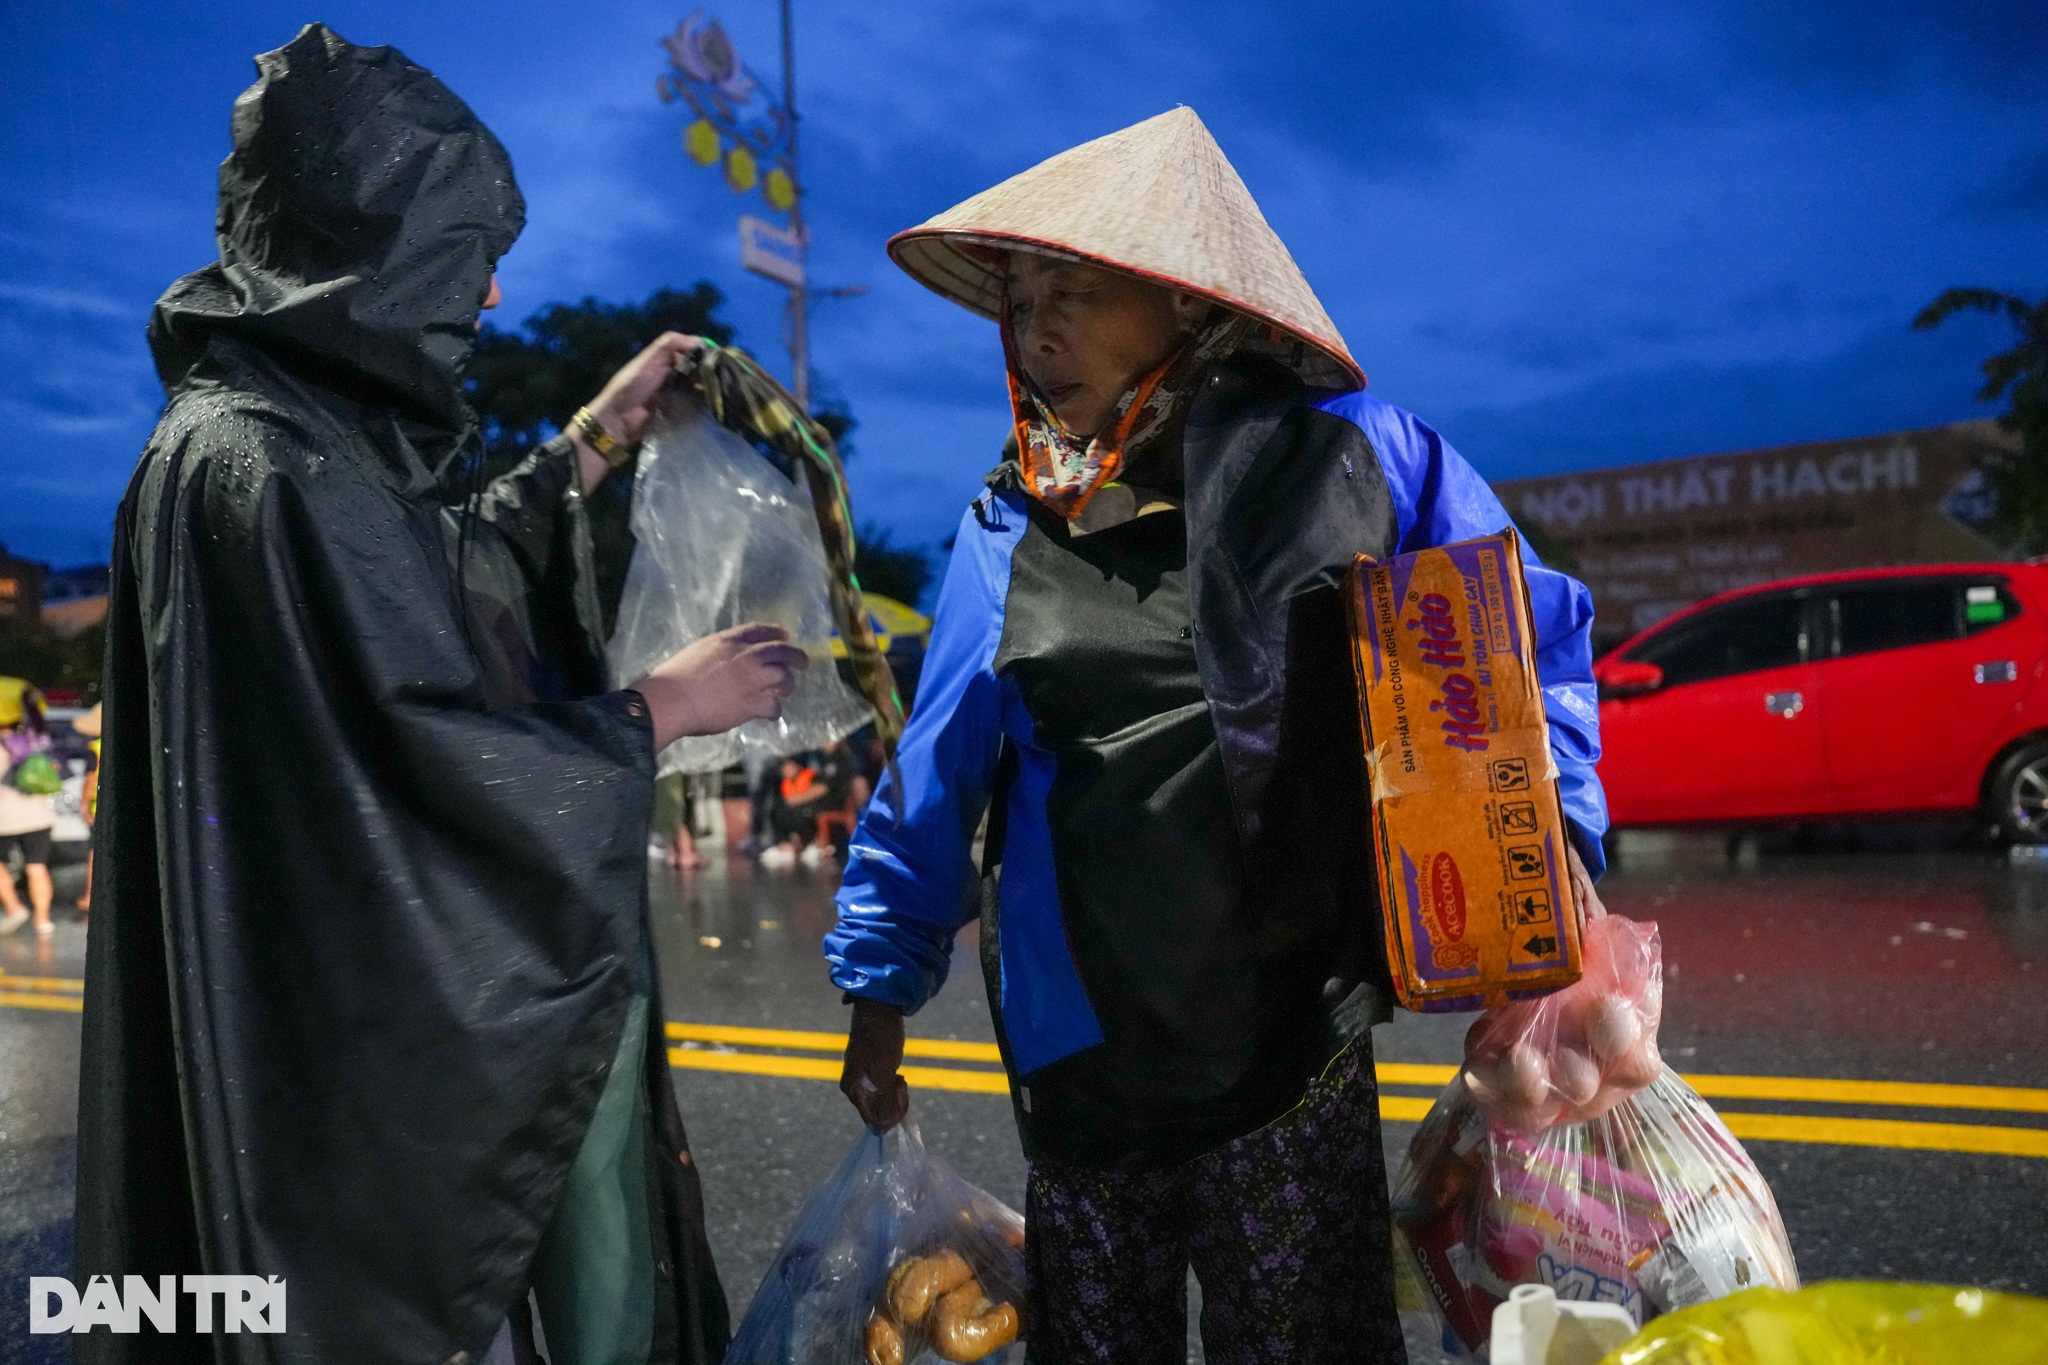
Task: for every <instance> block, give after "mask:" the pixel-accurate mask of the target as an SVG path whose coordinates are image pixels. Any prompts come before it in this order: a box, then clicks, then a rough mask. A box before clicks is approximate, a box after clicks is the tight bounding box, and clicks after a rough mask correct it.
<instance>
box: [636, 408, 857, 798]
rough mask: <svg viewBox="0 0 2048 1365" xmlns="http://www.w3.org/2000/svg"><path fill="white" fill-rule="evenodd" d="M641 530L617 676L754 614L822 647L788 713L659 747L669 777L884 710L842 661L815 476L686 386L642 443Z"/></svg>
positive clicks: (843, 730)
mask: <svg viewBox="0 0 2048 1365" xmlns="http://www.w3.org/2000/svg"><path fill="white" fill-rule="evenodd" d="M633 535H634V538H635V540H636V541H637V542H638V544H637V546H636V547H635V549H634V551H633V562H632V565H631V567H629V568H628V570H627V572H626V588H625V592H624V594H623V596H622V597H621V599H620V602H619V619H618V625H617V627H616V629H615V630H614V631H613V632H612V639H611V645H610V647H609V650H608V653H609V657H610V662H611V668H612V676H613V677H615V678H619V679H622V680H627V679H632V678H638V677H641V676H643V675H644V674H645V673H646V672H647V670H649V669H650V668H653V667H654V666H655V665H656V664H658V663H660V662H661V661H662V660H664V659H666V658H668V657H669V656H670V655H671V654H674V653H675V652H676V651H677V650H679V649H681V648H683V647H684V646H685V645H687V644H689V643H690V642H691V641H693V640H699V639H702V638H703V637H704V636H706V635H709V634H712V633H713V632H714V631H720V630H724V629H725V628H727V627H728V626H737V625H743V624H745V623H747V622H749V621H770V622H773V623H775V624H776V625H780V626H784V627H787V628H788V630H789V632H790V635H791V636H792V637H794V639H795V641H796V643H797V644H798V645H800V646H801V647H802V648H803V649H804V651H805V652H806V653H808V654H809V655H810V656H811V666H810V667H809V668H808V669H805V670H804V672H803V674H802V676H801V677H800V678H799V679H798V681H797V686H796V691H795V692H794V693H792V694H791V695H790V697H789V699H788V700H787V701H785V702H784V703H783V707H782V718H781V719H780V720H774V721H749V722H748V723H747V724H745V725H742V726H740V727H739V728H738V729H736V730H729V731H727V732H726V733H724V734H722V735H692V736H688V737H685V738H683V739H679V740H677V741H676V742H675V743H674V744H671V745H670V746H669V747H668V748H666V749H664V750H662V752H661V755H660V758H659V761H658V766H659V768H660V771H661V772H662V773H663V774H664V775H666V774H668V773H676V772H684V773H704V772H717V771H720V770H721V769H724V768H728V767H730V766H732V765H733V764H734V763H737V762H739V761H740V760H741V759H742V758H744V757H753V758H755V759H757V760H765V759H772V758H780V757H782V756H783V755H785V754H793V753H798V752H800V751H802V750H805V749H820V748H824V747H825V746H826V745H829V744H831V743H833V742H834V741H836V740H839V739H843V738H844V737H845V736H847V735H849V734H851V733H853V732H854V731H855V730H857V729H859V728H860V727H861V726H862V725H864V724H866V723H867V722H868V721H869V720H871V719H872V718H873V716H872V712H871V711H870V709H869V707H868V704H867V702H866V701H865V700H863V699H862V698H861V696H860V695H859V694H858V693H857V692H855V691H854V690H853V689H852V688H850V687H848V686H847V685H846V684H845V683H844V682H843V681H841V679H840V677H839V672H838V669H837V668H836V667H834V665H833V661H832V655H831V644H832V608H831V599H830V587H829V570H828V568H827V566H826V562H825V547H824V543H823V541H821V540H820V539H819V536H818V523H817V518H816V516H815V515H814V513H813V512H812V509H811V495H810V491H809V489H808V487H807V486H806V485H805V484H804V482H803V481H801V480H796V479H791V478H790V477H789V476H787V475H785V474H784V473H783V472H782V471H781V470H780V469H779V468H777V467H776V466H775V464H774V463H773V462H772V461H770V460H769V459H768V458H767V456H765V455H763V454H762V453H761V452H760V451H758V450H756V449H755V448H754V446H753V444H752V443H751V442H749V441H748V440H747V439H746V438H745V437H743V436H740V435H738V434H736V433H734V432H731V431H728V430H726V428H724V427H722V426H720V425H719V424H718V423H717V422H715V421H713V420H712V419H711V418H710V417H709V416H708V415H707V414H706V413H705V412H704V410H703V408H702V407H701V406H700V405H699V404H697V403H696V402H695V401H693V400H691V399H690V398H688V397H687V396H685V395H683V394H680V393H671V394H670V396H669V397H668V398H666V399H665V400H664V403H663V407H662V410H661V412H660V413H658V414H657V415H656V417H655V419H654V421H653V423H652V424H651V426H650V429H649V432H648V436H647V439H646V442H645V444H644V445H643V446H642V447H641V451H640V468H639V473H638V475H637V477H636V478H635V480H634V486H633Z"/></svg>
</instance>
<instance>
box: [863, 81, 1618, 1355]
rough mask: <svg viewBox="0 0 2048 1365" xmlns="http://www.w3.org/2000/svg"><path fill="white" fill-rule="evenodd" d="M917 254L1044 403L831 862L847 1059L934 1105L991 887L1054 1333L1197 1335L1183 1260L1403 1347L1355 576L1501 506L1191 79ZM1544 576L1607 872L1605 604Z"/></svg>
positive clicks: (990, 963) (1501, 516)
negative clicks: (1351, 635)
mask: <svg viewBox="0 0 2048 1365" xmlns="http://www.w3.org/2000/svg"><path fill="white" fill-rule="evenodd" d="M890 251H891V254H892V255H893V256H894V257H895V259H896V260H897V262H898V263H899V264H900V265H902V266H903V267H904V269H906V270H908V271H909V272H910V273H911V274H912V275H913V276H915V277H916V278H917V279H919V280H920V281H922V282H923V283H925V284H927V285H929V286H930V287H932V288H933V289H935V290H937V291H938V292H940V293H942V294H944V295H946V296H947V297H948V298H951V299H953V300H955V301H957V302H959V303H961V304H964V305H965V306H967V307H969V308H972V309H973V310H975V311H976V312H978V313H981V314H983V315H984V316H987V317H989V318H992V319H995V320H997V321H998V322H999V323H1000V325H1001V327H1002V335H1003V345H1004V351H1005V355H1006V357H1007V359H1008V369H1009V382H1010V392H1011V398H1012V405H1013V409H1014V414H1015V419H1016V434H1015V450H1014V452H1013V454H1012V457H1011V458H1010V459H1008V460H1006V461H1005V463H1004V464H1003V465H1002V466H1001V467H1000V468H998V469H997V470H996V472H995V473H994V474H993V475H992V476H991V477H990V479H989V488H988V491H987V492H986V493H985V494H983V495H982V496H981V497H980V498H979V499H977V500H976V501H975V503H974V504H973V506H972V507H971V508H970V509H969V511H968V513H967V514H966V516H965V517H963V519H962V520H961V523H960V531H959V535H958V538H957V541H956V543H955V548H954V551H953V559H952V565H951V568H950V570H949V572H948V574H947V576H946V581H945V586H944V588H943V589H942V591H941V593H940V597H939V603H938V610H937V615H936V619H935V622H934V625H933V628H932V636H931V644H930V648H929V651H928V652H927V654H926V656H925V664H924V673H923V677H922V680H921V682H920V685H919V691H918V698H917V706H916V709H915V711H914V712H913V714H912V715H911V718H910V722H909V727H908V729H907V730H906V732H905V734H904V737H903V742H902V747H901V749H900V750H899V752H898V756H897V757H898V767H899V769H900V776H899V777H892V778H891V779H890V780H888V781H886V782H885V783H884V784H883V785H882V787H881V789H880V790H879V791H878V792H877V794H876V796H875V799H874V801H873V803H872V805H871V806H870V808H869V811H868V813H867V816H866V818H865V819H864V820H863V822H862V825H861V828H860V832H859V833H858V835H857V836H856V837H855V839H854V841H853V847H852V857H851V862H850V865H849V867H848V869H847V872H846V877H845V881H844V884H843V886H842V887H841V889H840V892H839V898H838V899H839V923H838V925H837V927H836V928H835V929H834V931H833V932H832V934H831V935H830V937H829V938H828V940H827V943H826V955H827V957H828V958H829V959H830V962H831V970H832V979H833V981H834V982H835V983H836V984H837V985H839V986H840V987H841V988H842V989H843V990H844V991H846V992H847V994H848V995H850V996H851V997H852V998H853V1000H854V1027H853V1035H852V1038H851V1039H850V1042H849V1045H848V1050H847V1062H846V1071H845V1078H844V1080H843V1082H842V1086H843V1088H844V1089H845V1090H846V1091H847V1093H848V1095H849V1097H850V1098H851V1099H852V1100H853V1101H854V1103H855V1105H856V1106H857V1107H858V1108H859V1110H860V1112H861V1113H862V1115H863V1116H864V1117H865V1118H867V1119H868V1121H869V1122H870V1123H872V1124H875V1125H876V1126H878V1127H887V1126H888V1125H889V1124H891V1123H894V1122H896V1121H897V1120H898V1119H900V1118H901V1117H902V1115H903V1113H904V1111H905V1107H906V1105H907V1102H908V1097H907V1091H906V1089H905V1087H904V1085H903V1082H902V1079H901V1078H900V1076H899V1075H898V1074H897V1070H898V1065H899V1063H900V1059H901V1056H902V1045H903V1022H902V1016H903V1015H904V1014H907V1013H910V1012H912V1011H915V1010H916V1009H917V1008H918V1007H919V1006H921V1005H922V1004H923V1003H924V1002H925V1001H926V1000H927V999H928V998H929V997H930V996H931V995H932V993H933V992H934V991H936V990H937V989H938V988H939V986H940V984H941V983H942V982H943V981H944V979H945V976H946V969H947V965H948V963H949V961H950V953H951V947H952V940H953V935H954V933H955V932H956V931H957V930H959V929H960V928H962V927H963V926H964V924H965V923H966V921H967V920H968V919H970V918H973V917H974V915H975V914H976V913H977V912H978V913H979V915H980V917H981V925H982V933H981V952H982V965H983V970H984V973H985V975H986V977H987V982H988V990H989V998H990V1003H991V1006H992V1009H993V1012H994V1015H995V1020H996V1025H997V1030H998V1037H999V1038H1000V1040H1001V1042H1002V1052H1003V1060H1004V1063H1005V1066H1006V1068H1007V1070H1008V1072H1009V1077H1010V1086H1011V1093H1012V1096H1013V1099H1014V1101H1015V1110H1016V1118H1017V1123H1018V1127H1019V1130H1020V1134H1021V1136H1022V1139H1023V1144H1024V1150H1025V1154H1026V1156H1027V1157H1028V1158H1029V1160H1030V1163H1031V1169H1030V1176H1029V1182H1028V1201H1027V1202H1028V1210H1027V1216H1028V1219H1029V1222H1030V1240H1029V1243H1028V1247H1029V1250H1028V1253H1027V1254H1028V1256H1029V1261H1030V1266H1031V1288H1030V1295H1031V1303H1030V1304H1029V1305H1028V1309H1027V1312H1026V1314H1025V1318H1026V1321H1027V1323H1028V1332H1029V1335H1030V1342H1031V1351H1032V1356H1033V1359H1043V1360H1053V1361H1060V1362H1074V1361H1102V1362H1111V1361H1114V1362H1119V1365H1126V1363H1127V1362H1132V1361H1152V1360H1159V1361H1166V1360H1177V1359H1179V1358H1180V1353H1181V1351H1182V1350H1183V1344H1184V1341H1185V1303H1184V1285H1185V1276H1186V1271H1187V1268H1188V1267H1189V1265H1190V1264H1192V1265H1193V1266H1194V1268H1195V1270H1196V1272H1197V1274H1198V1275H1199V1276H1200V1278H1201V1283H1202V1297H1203V1305H1204V1307H1203V1335H1204V1342H1205V1346H1206V1349H1207V1352H1208V1358H1209V1359H1210V1360H1212V1361H1255V1360H1257V1361H1264V1360H1273V1361H1282V1360H1284V1361H1289V1362H1294V1363H1295V1365H1305V1363H1308V1362H1320V1361H1340V1360H1341V1361H1377V1360H1398V1359H1400V1358H1401V1344H1400V1336H1399V1331H1398V1328H1397V1325H1396V1322H1395V1316H1394V1303H1393V1293H1392V1288H1391V1274H1390V1270H1389V1266H1388V1262H1387V1255H1388V1253H1387V1247H1388V1242H1389V1237H1388V1232H1389V1227H1388V1224H1389V1214H1388V1207H1387V1190H1386V1178H1385V1172H1384V1170H1383V1169H1382V1163H1381V1155H1380V1138H1379V1117H1378V1099H1377V1093H1376V1090H1375V1085H1374V1076H1373V1063H1372V1043H1371V1037H1370V1033H1369V1029H1370V1026H1371V1025H1372V1024H1373V1023H1374V1022H1377V1021H1380V1020H1384V1019H1386V1018H1388V1017H1389V1013H1390V1005H1391V1002H1392V999H1393V992H1392V983H1391V980H1390V977H1389V974H1388V969H1387V965H1386V962H1385V960H1384V957H1383V953H1382V950H1381V948H1380V946H1379V945H1380V943H1381V931H1380V925H1379V914H1380V911H1379V907H1378V904H1377V900H1376V897H1375V894H1374V891H1373V889H1372V888H1373V886H1374V883H1375V876H1374V872H1373V863H1372V854H1371V851H1370V849H1369V848H1368V846H1367V843H1366V839H1365V831H1366V829H1367V811H1366V806H1365V793H1366V774H1365V771H1364V762H1363V758H1362V755H1361V753H1360V745H1359V743H1358V739H1357V733H1358V730H1357V725H1358V722H1357V714H1358V712H1357V708H1358V701H1357V696H1356V691H1355V685H1354V683H1353V681H1352V673H1351V664H1350V658H1349V653H1348V648H1349V643H1348V631H1347V628H1346V623H1345V616H1344V610H1343V605H1342V599H1341V597H1340V595H1339V585H1340V584H1341V583H1342V581H1343V576H1344V573H1345V571H1346V569H1347V568H1348V566H1349V565H1350V564H1351V562H1352V557H1353V556H1354V555H1355V554H1358V553H1361V552H1363V553H1365V554H1370V555H1373V556H1375V557H1385V556H1388V555H1392V554H1396V553H1400V552H1404V551H1409V550H1414V549H1418V548H1422V547H1425V546H1429V545H1433V544H1440V543H1448V542H1452V541H1457V540H1461V539H1466V538H1469V537H1472V536H1475V535H1481V534H1487V533H1492V532H1496V531H1499V530H1501V529H1502V528H1503V527H1505V526H1507V525H1508V516H1507V513H1506V512H1505V511H1503V510H1502V508H1501V505H1500V503H1499V502H1498V501H1497V500H1496V499H1495V498H1494V496H1493V495H1492V493H1491V492H1489V491H1488V489H1487V487H1486V484H1485V483H1484V481H1482V480H1481V479H1480V477H1479V476H1478V474H1477V473H1475V472H1474V471H1473V469H1472V468H1471V466H1469V465H1468V464H1466V463H1465V461H1464V460H1462V459H1460V458H1459V457H1458V455H1457V454H1456V453H1455V452H1454V451H1452V450H1451V448H1450V447H1449V446H1448V445H1447V444H1445V442H1444V441H1443V440H1442V438H1441V437H1439V436H1438V435H1437V434H1436V433H1435V432H1434V431H1432V430H1431V429H1430V428H1429V427H1427V426H1425V425H1423V424H1422V423H1421V422H1419V421H1418V420H1416V419H1415V418H1414V417H1412V416H1410V415H1408V414H1407V413H1404V412H1402V411H1400V410H1398V409H1396V408H1393V407H1390V406H1389V405H1387V404H1385V403H1382V402H1380V401H1379V400H1377V399H1375V398H1372V397H1370V396H1368V395H1367V394H1366V393H1365V392H1364V376H1363V374H1362V373H1361V372H1360V371H1359V368H1358V365H1357V363H1356V362H1355V361H1354V360H1353V359H1352V358H1351V354H1350V352H1349V351H1348V350H1347V349H1346V347H1345V345H1344V341H1343V338H1342V337H1341V336H1339V335H1338V332H1337V329H1336V327H1335V326H1334V325H1333V324H1332V323H1331V321H1330V319H1329V317H1328V315H1327V314H1326V313H1324V311H1323V309H1322V307H1321V305H1320V304H1318V303H1317V301H1316V297H1315V294H1314V293H1313V291H1311V290H1310V288H1309V286H1308V283H1307V281H1306V280H1304V279H1303V278H1302V275H1301V272H1300V271H1299V270H1298V269H1297V268H1296V267H1295V265H1294V262H1293V260H1292V259H1291V258H1290V257H1289V256H1288V254H1287V250H1286V248H1285V247H1283V246H1282V245H1281V244H1280V242H1279V240H1278V239H1277V238H1276V237H1275V236H1274V235H1273V232H1272V230H1271V229H1270V228H1269V227H1267V225H1266V222H1265V219H1264V218H1263V217H1262V216H1261V214H1260V213H1259V210H1258V207H1257V205H1256V204H1254V203H1253V202H1252V199H1251V196H1250V195H1249V194H1248V193H1247V192H1246V190H1245V188H1244V185H1243V183H1242V182H1241V181H1240V180H1239V179H1238V177H1237V175H1236V173H1235V172H1234V171H1233V170H1232V169H1231V166H1230V164H1229V162H1228V161H1226V160H1225V159H1224V157H1223V154H1222V152H1221V150H1220V149H1218V148H1217V146H1216V144H1215V142H1214V141H1213V140H1211V138H1210V137H1209V134H1208V131H1207V130H1206V129H1205V128H1204V127H1203V126H1202V123H1201V121H1200V120H1199V119H1198V118H1196V117H1195V115H1194V113H1193V111H1191V110H1187V109H1176V110H1174V111H1172V112H1170V113H1167V114H1163V115H1160V116H1159V117H1157V118H1154V119H1151V120H1149V121H1147V122H1145V123H1141V124H1138V125H1137V126H1135V127H1133V128H1128V129H1126V130H1124V131H1123V132H1121V133H1116V134H1113V135H1111V136H1109V137H1106V138H1102V139H1100V140H1098V141H1095V142H1091V143H1088V144H1086V145H1084V146H1081V147H1076V148H1074V149H1072V150H1071V151H1068V152H1065V153H1063V154H1061V155H1060V156H1057V157H1054V158H1053V159H1052V160H1050V161H1047V162H1045V163H1044V164H1042V165H1039V166H1037V167H1035V168H1033V169H1031V170H1029V171H1026V172H1025V173H1024V174H1022V175H1019V176H1017V177H1016V178H1014V179H1012V180H1009V181H1006V182H1004V183H1003V184H1001V185H998V186H997V187H996V188H994V189H992V190H989V191H987V192H986V193H984V194H981V195H978V196H976V197H975V198H973V199H970V200H968V201H967V202H966V203H964V204H961V205H960V206H959V207H957V208H954V209H952V210H950V211H948V212H946V213H943V214H940V215H939V216H938V217H937V218H934V219H932V220H931V221H930V222H928V223H926V224H924V225H923V226H922V227H918V228H914V229H912V230H911V231H909V232H906V233H903V234H902V235H900V236H898V237H897V238H896V239H895V240H894V241H893V242H891V244H890ZM1529 579H1530V591H1531V594H1532V596H1533V598H1534V609H1535V614H1536V618H1537V635H1538V651H1537V655H1538V662H1539V666H1540V668H1541V671H1542V675H1543V681H1544V684H1545V687H1546V690H1547V693H1548V696H1549V699H1550V706H1549V714H1550V720H1551V727H1552V728H1551V736H1552V745H1553V748H1554V750H1555V755H1556V761H1557V766H1558V770H1559V772H1560V774H1561V777H1562V786H1563V795H1564V804H1565V809H1566V811H1567V814H1568V815H1569V816H1570V818H1571V820H1572V824H1573V831H1572V832H1573V835H1574V838H1575V842H1576V843H1577V846H1578V854H1579V858H1580V860H1582V861H1583V864H1584V867H1585V868H1591V869H1594V870H1598V869H1599V868H1600V867H1601V865H1602V862H1601V853H1600V836H1601V834H1602V833H1603V832H1604V830H1605V827H1606V813H1605V807H1604V803H1603V801H1602V799H1601V794H1600V788H1599V784H1598V780H1597V779H1596V778H1595V776H1594V772H1593V763H1594V760H1595V759H1596V758H1597V756H1598V751H1599V745H1598V736H1597V729H1596V727H1597V719H1596V715H1597V713H1596V709H1595V700H1594V690H1593V685H1592V679H1591V659H1590V651H1589V648H1588V630H1589V628H1590V625H1591V622H1592V606H1591V601H1590V598H1589V596H1588V594H1587V592H1586V590H1585V589H1584V588H1583V587H1582V586H1580V585H1579V584H1578V583H1576V582H1574V581H1572V580H1571V579H1569V578H1566V577H1564V576H1563V575H1561V574H1557V573H1553V572H1551V571H1549V570H1547V569H1545V568H1543V567H1541V566H1540V565H1538V564H1535V563H1534V562H1533V560H1532V561H1531V564H1530V568H1529ZM984 811H986V812H987V814H988V826H987V828H988V834H987V839H986V845H985V851H984V854H983V857H982V866H981V869H980V879H979V880H980V895H979V897H978V899H977V897H976V896H974V895H973V894H972V886H973V883H974V882H975V869H974V868H973V867H972V865H971V862H970V845H971V842H972V840H973V837H974V833H975V829H976V827H977V825H978V824H979V823H980V821H981V818H982V816H983V813H984ZM1581 875H1582V876H1583V875H1584V870H1583V868H1582V869H1581ZM1586 890H1587V893H1588V894H1589V895H1590V886H1588V887H1587V888H1586Z"/></svg>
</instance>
